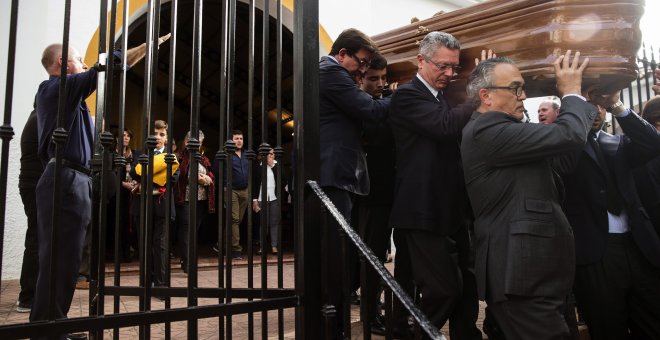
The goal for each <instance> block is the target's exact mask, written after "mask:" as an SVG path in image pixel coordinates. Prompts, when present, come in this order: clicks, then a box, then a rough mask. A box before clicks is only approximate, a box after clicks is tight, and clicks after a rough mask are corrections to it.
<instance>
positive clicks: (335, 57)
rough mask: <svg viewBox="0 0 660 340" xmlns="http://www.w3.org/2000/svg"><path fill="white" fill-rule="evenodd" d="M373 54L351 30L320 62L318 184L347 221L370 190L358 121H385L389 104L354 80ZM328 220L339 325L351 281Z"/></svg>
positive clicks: (334, 229)
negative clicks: (356, 200)
mask: <svg viewBox="0 0 660 340" xmlns="http://www.w3.org/2000/svg"><path fill="white" fill-rule="evenodd" d="M376 52H377V48H376V45H375V44H374V42H373V41H371V39H370V38H369V37H367V36H366V35H365V34H364V33H362V32H360V31H358V30H356V29H352V28H351V29H347V30H345V31H343V32H342V33H341V34H340V35H339V36H338V37H337V40H335V42H334V44H333V45H332V49H331V50H330V55H328V56H324V57H322V58H321V61H320V63H319V81H320V88H319V97H320V98H319V110H320V112H319V116H320V117H319V123H320V139H321V140H320V146H321V154H320V158H321V179H320V183H319V184H320V186H321V187H322V188H323V190H324V191H325V193H326V194H327V195H328V197H329V198H330V200H331V201H332V202H333V203H334V204H335V206H336V207H337V209H339V212H340V213H341V214H342V215H343V216H344V218H346V220H349V221H350V216H351V211H352V209H353V198H354V196H355V195H367V194H368V193H369V176H368V174H367V161H366V159H365V155H364V151H363V149H362V138H361V136H362V124H363V122H365V121H372V122H376V121H382V120H384V119H385V117H386V114H387V111H388V108H389V105H390V99H389V98H384V99H379V100H376V99H374V98H372V97H371V96H370V95H369V94H367V93H366V92H364V91H362V90H360V88H359V87H358V86H357V84H356V83H355V76H356V75H357V74H358V72H365V71H366V70H367V69H368V68H369V63H370V61H371V57H372V55H373V54H374V53H376ZM326 221H327V228H328V236H329V238H328V239H327V240H326V242H327V243H326V244H327V245H328V247H326V254H325V258H326V259H327V260H328V262H329V263H328V264H327V265H328V268H329V270H328V271H329V273H328V277H329V279H330V280H329V281H328V282H327V283H328V285H329V286H328V287H329V289H328V291H329V294H330V297H329V298H330V300H331V301H332V303H333V304H334V305H335V307H336V308H337V320H338V322H339V323H340V326H341V323H342V320H343V304H342V301H343V299H342V294H343V293H342V291H341V287H342V286H343V285H342V282H343V280H350V277H344V275H343V274H342V273H348V272H350V270H348V269H347V268H344V266H343V263H344V262H343V260H342V256H341V252H340V247H339V245H340V244H341V243H340V239H339V228H340V227H339V225H338V224H337V222H336V221H335V219H334V218H333V217H332V216H331V215H330V214H327V217H326ZM350 257H351V258H350V261H352V262H353V263H355V262H356V261H357V259H355V256H350ZM351 267H352V266H351ZM346 293H348V292H346ZM344 326H346V327H350V325H344ZM339 328H341V327H339Z"/></svg>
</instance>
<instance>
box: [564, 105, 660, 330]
mask: <svg viewBox="0 0 660 340" xmlns="http://www.w3.org/2000/svg"><path fill="white" fill-rule="evenodd" d="M618 99H619V92H616V93H615V94H613V95H611V96H605V97H601V96H595V95H592V96H590V100H591V101H592V102H594V103H596V104H597V105H598V118H597V119H596V121H595V122H594V124H593V126H592V129H591V132H590V134H589V136H588V142H587V145H586V146H585V147H584V148H583V149H582V150H579V151H578V152H575V153H573V154H572V155H569V156H566V157H565V160H564V161H563V164H562V167H561V174H562V178H563V181H564V185H565V188H566V200H565V202H564V211H565V213H566V218H568V221H569V222H570V223H571V226H572V227H573V232H574V235H575V253H576V261H577V269H576V273H575V285H574V292H575V298H576V301H577V305H578V308H579V309H580V315H581V316H583V317H584V320H585V322H586V324H587V326H588V328H589V334H590V335H591V338H592V339H612V340H614V339H626V338H628V337H630V338H632V339H660V237H659V236H658V234H657V233H656V231H655V230H654V228H653V225H652V223H651V220H650V219H649V215H648V213H647V212H646V210H645V209H644V207H643V206H642V204H641V202H640V198H639V194H638V191H637V187H636V186H635V182H634V176H633V171H632V170H633V169H634V168H635V167H637V166H640V165H643V164H647V163H648V162H649V161H651V160H653V159H654V158H657V157H660V132H658V131H657V130H656V129H655V127H654V126H652V125H650V124H648V123H647V122H646V121H644V120H643V119H641V118H640V117H639V116H638V115H637V114H636V113H635V112H633V111H632V110H631V109H628V108H626V107H625V106H624V105H623V103H621V101H619V100H618ZM606 107H608V108H607V109H605V108H606ZM606 111H609V112H611V113H612V115H613V116H614V117H615V118H616V120H617V122H618V123H619V126H620V127H621V129H622V130H623V132H624V133H625V135H611V134H609V133H607V132H605V131H601V128H602V126H603V124H604V121H605V115H606Z"/></svg>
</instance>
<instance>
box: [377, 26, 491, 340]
mask: <svg viewBox="0 0 660 340" xmlns="http://www.w3.org/2000/svg"><path fill="white" fill-rule="evenodd" d="M459 54H460V43H459V42H458V40H457V39H456V38H455V37H453V36H452V35H451V34H448V33H444V32H431V33H429V34H427V35H426V36H425V37H424V39H423V40H422V42H421V43H420V49H419V54H418V55H417V64H418V71H417V74H416V75H415V77H413V79H412V81H411V82H410V83H408V84H404V85H401V86H399V87H398V89H397V91H396V92H395V93H394V94H393V95H392V105H391V108H390V124H391V127H392V133H393V135H394V142H395V145H396V156H395V157H396V180H395V187H394V203H393V205H392V212H391V221H390V222H391V223H392V226H393V228H394V229H395V232H394V235H395V243H396V242H397V239H401V240H402V241H404V242H405V243H406V246H407V247H398V246H397V252H398V249H399V248H402V249H407V250H408V253H409V256H410V273H411V274H412V278H413V280H414V281H415V284H416V286H417V287H418V289H419V290H420V291H421V295H422V298H421V300H420V309H421V310H422V311H423V312H424V313H426V315H428V317H429V319H430V321H431V322H432V323H433V325H434V326H436V327H438V328H442V326H443V325H444V324H445V323H446V322H447V320H448V319H449V320H450V330H449V331H450V336H451V337H452V338H459V339H481V332H480V331H479V330H478V329H477V328H476V321H477V315H478V306H479V305H478V300H477V297H476V287H475V284H474V277H473V273H472V271H471V270H470V269H469V267H470V265H469V263H468V262H469V261H468V254H469V249H470V242H469V236H468V230H467V227H466V225H465V218H466V216H468V209H469V208H468V202H467V194H466V192H465V186H464V182H463V172H462V169H461V154H460V150H459V142H460V136H461V130H462V129H463V126H465V124H466V123H467V121H468V119H469V117H470V115H471V114H472V112H473V105H472V103H464V104H461V105H458V106H456V107H451V106H450V104H449V103H448V101H447V99H446V98H445V96H444V94H443V90H444V89H445V88H446V87H447V85H449V82H450V80H451V79H452V78H453V77H454V76H455V75H456V74H457V71H458V69H459V66H458V63H459ZM484 58H485V57H484ZM398 260H399V259H398V255H397V258H395V261H396V263H395V264H396V265H395V267H399V265H400V264H399V261H398ZM400 269H402V268H397V269H396V270H397V271H398V270H400Z"/></svg>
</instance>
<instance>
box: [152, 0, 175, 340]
mask: <svg viewBox="0 0 660 340" xmlns="http://www.w3.org/2000/svg"><path fill="white" fill-rule="evenodd" d="M178 8H179V1H178V0H172V2H171V5H170V16H171V17H170V34H171V36H170V55H169V66H168V71H169V72H168V82H167V121H168V124H171V122H174V93H175V91H176V86H175V85H176V47H177V39H178V36H177V32H176V30H177V26H178V18H177V17H178V11H179V10H178ZM156 90H158V89H156ZM171 126H172V129H171V130H170V131H169V133H168V134H167V146H166V149H165V150H167V155H166V156H165V164H166V166H167V168H166V170H165V171H166V172H165V175H166V176H167V177H166V178H167V179H168V180H167V181H166V182H165V193H166V195H165V205H166V207H167V209H166V210H165V221H168V229H169V221H171V220H172V210H171V207H172V199H173V193H172V188H173V186H172V181H170V180H169V179H171V178H172V166H173V164H174V161H175V159H176V158H175V156H174V155H173V152H172V141H173V136H174V124H171ZM169 235H170V233H169V230H168V232H167V234H166V235H165V237H166V242H165V243H166V244H167V247H169V244H170V240H169ZM167 254H168V256H169V250H168V252H167ZM171 274H172V273H171V265H170V264H169V261H168V265H167V266H166V267H165V277H167V285H168V286H171ZM169 308H171V301H170V299H169V297H168V298H166V299H165V309H169ZM170 333H171V329H170V324H169V323H167V324H165V339H166V340H169V339H170V338H171V334H170Z"/></svg>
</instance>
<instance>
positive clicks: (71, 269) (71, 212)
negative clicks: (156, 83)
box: [30, 35, 169, 338]
mask: <svg viewBox="0 0 660 340" xmlns="http://www.w3.org/2000/svg"><path fill="white" fill-rule="evenodd" d="M167 39H169V35H167V36H164V37H161V38H160V39H159V43H162V42H164V41H166V40H167ZM145 52H146V45H145V44H142V45H140V46H138V47H135V48H132V49H130V50H128V51H126V55H127V59H126V60H125V62H126V64H127V65H128V66H132V65H134V64H136V63H137V62H138V61H140V60H141V59H142V58H144V56H145ZM62 55H63V51H62V45H61V44H52V45H49V46H48V47H46V49H45V50H44V52H43V55H42V58H41V63H42V65H43V67H44V69H46V72H48V74H49V79H48V80H45V81H44V82H42V83H41V84H40V85H39V90H38V92H37V99H36V101H37V117H38V118H37V123H38V131H39V148H38V151H39V158H40V160H41V161H42V163H43V164H45V170H44V173H43V175H42V176H41V178H40V179H39V183H38V184H37V189H36V190H37V223H38V226H39V228H38V230H39V232H38V238H39V263H40V266H39V276H38V279H37V290H36V294H35V298H34V303H33V305H32V311H31V313H30V321H38V320H47V319H48V318H49V306H48V305H49V295H50V289H49V285H55V298H54V303H55V315H54V317H55V319H62V318H66V316H67V313H68V312H69V307H70V306H71V300H72V298H73V291H74V287H75V284H76V280H77V277H78V269H79V267H80V262H81V257H82V248H83V244H84V240H85V231H86V228H87V225H88V224H89V223H90V222H91V209H92V202H91V194H92V182H91V178H90V177H89V176H90V174H91V170H90V166H91V164H90V161H91V158H92V147H93V137H94V126H93V122H92V117H91V114H90V111H89V108H88V107H87V104H86V103H85V98H87V97H88V96H89V95H91V94H92V93H93V92H94V90H95V89H96V84H97V79H98V77H97V76H98V70H97V69H96V68H90V69H88V70H87V65H86V64H85V63H84V61H83V58H82V56H81V55H80V54H79V53H78V51H77V50H76V49H74V48H69V50H68V51H67V56H68V58H67V59H63V58H62ZM120 57H121V54H120V53H119V52H117V51H115V52H114V59H113V60H111V62H116V61H117V59H120ZM111 58H112V57H111ZM64 64H66V67H65V69H66V70H67V71H66V72H67V74H66V75H64V76H66V77H67V78H66V80H67V86H66V97H65V98H59V87H60V86H59V85H60V77H62V74H61V69H62V66H63V65H64ZM60 99H61V100H64V104H65V105H64V111H63V112H61V113H60V114H63V115H64V117H63V118H64V120H63V121H64V126H63V127H64V128H65V129H66V131H67V134H68V137H67V139H66V142H65V143H64V144H63V146H62V148H63V152H62V155H63V158H62V165H63V166H62V172H61V174H60V184H61V191H60V192H57V193H56V192H54V183H55V149H56V148H55V143H54V142H53V140H52V136H53V132H54V131H55V129H56V128H57V117H58V102H59V100H60ZM54 201H63V202H66V204H64V205H62V206H61V210H60V211H59V212H58V213H59V222H60V223H59V230H58V235H55V237H57V240H58V245H59V247H58V249H57V252H56V257H55V258H51V242H50V241H51V235H52V228H53V224H52V222H53V208H54ZM51 261H52V263H53V264H54V265H56V266H57V272H56V276H55V277H50V263H51ZM56 336H58V337H61V338H64V335H56Z"/></svg>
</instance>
